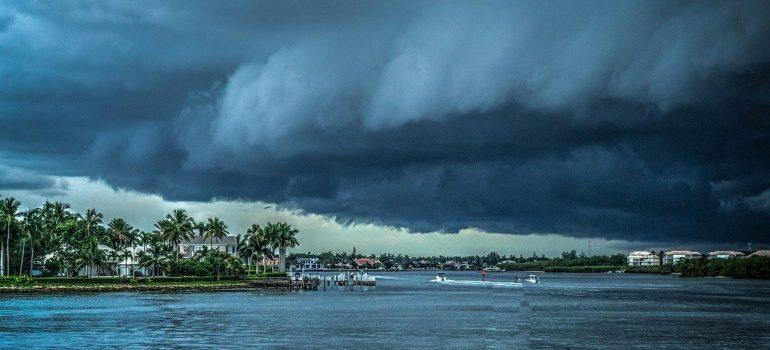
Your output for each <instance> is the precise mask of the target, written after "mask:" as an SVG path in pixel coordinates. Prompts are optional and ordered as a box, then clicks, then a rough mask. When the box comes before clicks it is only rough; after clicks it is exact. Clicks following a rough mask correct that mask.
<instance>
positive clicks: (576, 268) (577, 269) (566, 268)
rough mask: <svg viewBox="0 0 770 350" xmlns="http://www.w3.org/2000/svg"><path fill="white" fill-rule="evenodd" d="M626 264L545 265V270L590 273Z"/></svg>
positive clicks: (623, 267)
mask: <svg viewBox="0 0 770 350" xmlns="http://www.w3.org/2000/svg"><path fill="white" fill-rule="evenodd" d="M625 268H626V266H557V267H546V268H545V270H544V271H545V272H582V273H590V272H607V271H616V270H623V269H625Z"/></svg>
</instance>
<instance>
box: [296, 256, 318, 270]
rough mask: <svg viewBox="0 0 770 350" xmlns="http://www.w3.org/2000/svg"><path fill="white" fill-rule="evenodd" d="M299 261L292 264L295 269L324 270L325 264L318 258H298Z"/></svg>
mask: <svg viewBox="0 0 770 350" xmlns="http://www.w3.org/2000/svg"><path fill="white" fill-rule="evenodd" d="M296 261H297V263H296V264H294V266H292V268H293V269H295V270H323V268H324V266H323V264H321V262H320V261H319V259H318V258H297V260H296Z"/></svg>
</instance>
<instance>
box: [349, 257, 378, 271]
mask: <svg viewBox="0 0 770 350" xmlns="http://www.w3.org/2000/svg"><path fill="white" fill-rule="evenodd" d="M355 261H356V264H357V265H358V267H359V268H369V269H371V268H376V267H379V266H380V261H379V260H377V259H370V258H359V259H356V260H355Z"/></svg>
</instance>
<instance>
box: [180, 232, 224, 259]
mask: <svg viewBox="0 0 770 350" xmlns="http://www.w3.org/2000/svg"><path fill="white" fill-rule="evenodd" d="M207 249H213V250H218V251H220V252H225V253H228V254H230V255H233V256H237V255H238V240H237V237H235V236H225V237H223V238H214V239H213V240H211V239H209V238H206V237H203V236H195V237H193V238H190V239H189V240H187V241H183V242H182V243H180V244H179V254H180V255H181V257H182V258H192V257H193V256H195V253H197V252H201V251H204V250H207Z"/></svg>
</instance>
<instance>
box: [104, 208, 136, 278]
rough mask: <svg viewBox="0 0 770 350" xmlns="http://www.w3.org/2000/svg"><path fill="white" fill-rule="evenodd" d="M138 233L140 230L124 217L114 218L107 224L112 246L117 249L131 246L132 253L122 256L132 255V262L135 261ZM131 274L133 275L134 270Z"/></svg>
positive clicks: (125, 257)
mask: <svg viewBox="0 0 770 350" xmlns="http://www.w3.org/2000/svg"><path fill="white" fill-rule="evenodd" d="M138 234H139V230H137V229H135V228H133V227H132V226H131V225H129V224H128V223H127V222H126V220H123V219H122V218H113V219H112V220H110V223H109V224H107V235H108V236H109V239H110V243H112V248H113V249H115V250H116V251H117V250H125V249H126V248H128V247H131V254H130V255H129V254H122V255H121V257H122V258H124V259H127V258H128V257H131V263H132V264H133V262H134V250H135V248H136V241H137V236H138ZM118 269H120V267H118ZM131 274H132V275H133V272H132V273H131Z"/></svg>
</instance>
